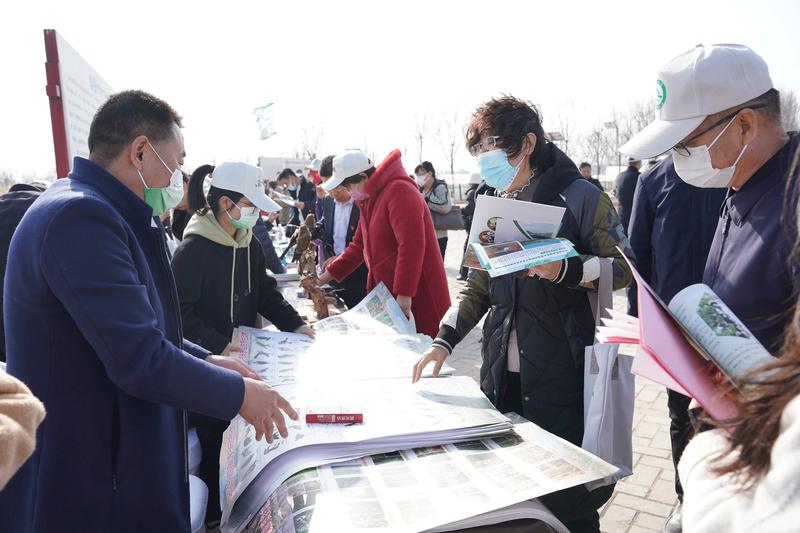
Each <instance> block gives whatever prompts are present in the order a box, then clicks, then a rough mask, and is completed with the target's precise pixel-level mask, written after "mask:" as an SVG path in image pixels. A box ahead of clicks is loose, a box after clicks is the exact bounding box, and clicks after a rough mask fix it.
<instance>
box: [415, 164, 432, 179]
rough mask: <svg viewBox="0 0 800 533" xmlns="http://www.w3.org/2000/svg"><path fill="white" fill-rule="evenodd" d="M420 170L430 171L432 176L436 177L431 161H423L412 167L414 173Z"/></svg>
mask: <svg viewBox="0 0 800 533" xmlns="http://www.w3.org/2000/svg"><path fill="white" fill-rule="evenodd" d="M420 171H422V172H430V173H431V175H432V176H433V177H434V178H435V177H436V170H434V168H433V163H431V162H430V161H423V162H422V163H420V164H419V165H417V168H415V169H414V174H416V173H418V172H420Z"/></svg>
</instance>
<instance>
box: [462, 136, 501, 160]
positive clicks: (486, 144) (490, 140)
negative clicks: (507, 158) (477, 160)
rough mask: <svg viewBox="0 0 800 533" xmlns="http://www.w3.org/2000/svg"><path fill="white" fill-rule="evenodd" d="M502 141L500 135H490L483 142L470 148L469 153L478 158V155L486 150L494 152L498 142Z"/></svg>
mask: <svg viewBox="0 0 800 533" xmlns="http://www.w3.org/2000/svg"><path fill="white" fill-rule="evenodd" d="M500 139H502V137H501V136H499V135H489V136H488V137H486V138H484V139H483V141H482V142H479V143H477V144H473V145H472V146H470V147H469V153H470V154H472V156H473V157H478V155H480V153H481V152H483V150H484V148H485V149H487V150H494V149H495V148H496V147H497V141H498V140H500Z"/></svg>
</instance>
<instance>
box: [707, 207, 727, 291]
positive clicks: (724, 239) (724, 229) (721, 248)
mask: <svg viewBox="0 0 800 533" xmlns="http://www.w3.org/2000/svg"><path fill="white" fill-rule="evenodd" d="M727 200H728V199H727V198H726V199H725V201H726V205H725V207H724V210H723V212H722V219H723V223H722V242H721V243H720V245H719V254H717V261H716V264H715V265H714V277H713V278H712V279H711V280H709V281H710V283H709V285H711V286H713V285H714V283H715V282H716V281H717V274H719V267H720V264H721V263H722V256H723V255H724V254H725V244H726V243H727V241H728V232H729V231H730V229H731V214H730V211H729V210H728V206H727Z"/></svg>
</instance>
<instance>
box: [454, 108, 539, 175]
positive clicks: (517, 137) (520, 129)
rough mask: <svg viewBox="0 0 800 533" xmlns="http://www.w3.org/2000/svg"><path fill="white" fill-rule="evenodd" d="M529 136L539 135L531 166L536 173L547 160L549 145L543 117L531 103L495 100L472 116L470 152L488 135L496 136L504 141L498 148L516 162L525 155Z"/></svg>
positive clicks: (469, 135) (467, 136) (468, 129)
mask: <svg viewBox="0 0 800 533" xmlns="http://www.w3.org/2000/svg"><path fill="white" fill-rule="evenodd" d="M528 133H533V134H535V135H536V146H535V147H534V149H533V152H532V153H531V156H530V164H531V168H532V169H537V168H539V164H540V163H541V162H542V159H543V158H544V151H545V150H544V146H545V144H546V142H547V141H546V139H545V134H544V129H543V128H542V114H541V112H540V111H539V108H538V107H537V106H536V105H534V104H532V103H531V102H528V101H526V100H520V99H519V98H515V97H513V96H510V95H503V96H501V97H499V98H492V99H491V100H489V101H488V102H486V103H485V104H483V105H481V106H479V107H478V108H477V109H476V110H475V112H474V113H473V114H472V120H470V123H469V126H467V132H466V144H467V149H469V147H470V146H473V145H475V144H477V143H479V142H481V140H482V139H484V138H485V137H487V136H489V135H496V136H498V137H501V139H500V140H499V141H498V143H497V146H498V147H499V148H501V149H502V150H503V151H505V152H506V154H508V156H509V157H510V158H512V159H513V158H515V157H517V156H518V155H519V154H520V153H522V150H523V148H524V146H525V144H524V139H525V136H526V135H527V134H528Z"/></svg>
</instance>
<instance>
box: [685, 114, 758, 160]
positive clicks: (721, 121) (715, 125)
mask: <svg viewBox="0 0 800 533" xmlns="http://www.w3.org/2000/svg"><path fill="white" fill-rule="evenodd" d="M762 107H767V106H766V104H758V105H753V106H750V107H743V108H741V109H737V110H736V111H734V112H733V113H730V114H729V115H725V116H724V117H723V118H721V119H719V120H718V121H716V122H715V123H713V124H712V125H710V126H709V127H707V128H706V129H704V130H703V131H701V132H700V133H697V134H695V135H692V136H691V137H690V138H689V139H686V140H685V141H681V142H679V143H678V144H676V145H675V146H673V147H672V149H673V150H674V151H675V152H677V153H678V155H682V156H684V157H689V156H690V155H691V150H690V149H689V146H688V144H689V143H691V142H692V141H695V140H697V139H699V138H700V137H702V136H703V135H705V134H706V133H708V132H709V131H711V130H713V129H715V128H718V127H720V126H722V125H723V124H725V123H726V122H729V121H730V120H731V119H732V118H733V117H735V116H736V115H738V114H739V113H740V112H741V111H742V110H744V109H761V108H762Z"/></svg>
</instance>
